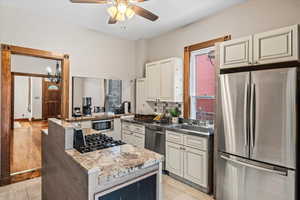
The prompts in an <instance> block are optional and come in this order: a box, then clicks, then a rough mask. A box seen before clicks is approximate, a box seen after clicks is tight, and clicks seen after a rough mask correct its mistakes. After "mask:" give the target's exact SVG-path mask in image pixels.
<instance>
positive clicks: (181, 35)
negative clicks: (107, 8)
mask: <svg viewBox="0 0 300 200" xmlns="http://www.w3.org/2000/svg"><path fill="white" fill-rule="evenodd" d="M299 11H300V1H299V0H248V1H247V2H245V3H242V4H239V5H237V6H234V7H231V8H228V9H225V10H223V11H222V12H220V13H218V14H216V15H213V16H211V17H207V18H206V19H203V20H201V21H199V22H197V23H194V24H191V25H189V26H187V27H184V28H181V29H178V30H175V31H172V32H170V33H167V34H164V35H161V36H159V37H156V38H153V39H149V40H148V41H147V44H148V48H147V59H146V61H154V60H158V59H163V58H168V57H173V56H178V57H183V49H184V47H185V46H188V45H191V44H195V43H199V42H204V41H207V40H210V39H214V38H217V37H220V36H224V35H227V34H231V35H232V38H238V37H242V36H247V35H250V34H254V33H258V32H263V31H267V30H271V29H276V28H280V27H283V26H288V25H292V24H297V23H300V12H299ZM142 67H143V66H142Z"/></svg>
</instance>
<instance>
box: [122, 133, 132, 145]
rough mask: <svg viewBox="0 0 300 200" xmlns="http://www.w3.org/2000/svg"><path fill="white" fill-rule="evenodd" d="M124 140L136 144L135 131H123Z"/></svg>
mask: <svg viewBox="0 0 300 200" xmlns="http://www.w3.org/2000/svg"><path fill="white" fill-rule="evenodd" d="M122 141H123V142H125V143H127V144H131V145H134V138H133V132H130V131H125V130H123V131H122Z"/></svg>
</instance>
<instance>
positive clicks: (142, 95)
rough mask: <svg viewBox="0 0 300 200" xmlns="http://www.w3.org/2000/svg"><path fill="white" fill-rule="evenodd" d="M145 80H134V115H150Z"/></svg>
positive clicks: (150, 110)
mask: <svg viewBox="0 0 300 200" xmlns="http://www.w3.org/2000/svg"><path fill="white" fill-rule="evenodd" d="M146 85H147V80H146V79H145V78H141V79H137V80H136V113H137V114H152V112H153V111H152V109H151V107H150V106H149V104H148V103H147V102H146V101H147V87H146Z"/></svg>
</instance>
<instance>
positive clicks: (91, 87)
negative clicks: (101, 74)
mask: <svg viewBox="0 0 300 200" xmlns="http://www.w3.org/2000/svg"><path fill="white" fill-rule="evenodd" d="M83 80H84V81H83V94H82V96H81V105H82V97H92V106H100V107H103V106H104V99H105V97H104V94H105V93H104V79H96V78H95V79H94V78H85V79H83Z"/></svg>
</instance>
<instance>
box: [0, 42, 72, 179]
mask: <svg viewBox="0 0 300 200" xmlns="http://www.w3.org/2000/svg"><path fill="white" fill-rule="evenodd" d="M16 55H18V56H23V57H24V58H30V59H31V58H39V59H46V60H50V61H53V62H55V63H57V62H59V63H60V69H61V75H60V81H59V82H55V83H54V84H49V83H48V82H49V80H51V81H50V82H51V83H53V82H54V81H53V79H52V78H53V75H51V73H50V75H48V74H47V72H46V71H45V67H46V66H45V65H41V66H40V68H36V69H38V70H40V71H31V70H30V69H31V66H32V65H21V66H20V68H19V69H20V70H14V63H13V62H14V61H13V57H14V56H16ZM23 64H24V63H23ZM29 66H30V67H29ZM41 71H42V72H41ZM29 72H30V73H29ZM16 77H18V78H16ZM17 81H21V82H22V81H23V84H20V85H21V88H22V87H23V89H18V88H15V85H17V83H16V82H17ZM37 82H39V83H40V84H37ZM58 83H59V84H58ZM18 85H19V84H18ZM34 87H37V88H40V90H41V92H42V95H41V97H37V96H35V97H32V96H33V94H34V90H35V89H36V88H35V89H34ZM29 88H31V89H29ZM43 88H44V89H43ZM26 89H27V90H26ZM15 90H16V91H21V93H22V92H23V93H22V94H23V95H22V96H20V97H15V93H16V91H15ZM24 90H25V91H27V92H26V93H24ZM26 94H28V95H26ZM44 94H45V95H46V98H43V96H44ZM30 97H32V98H30ZM39 98H41V99H39ZM16 99H17V100H16ZM15 100H16V101H17V102H18V103H16V105H17V106H20V108H21V109H23V112H20V113H18V112H17V111H16V110H15V109H16V108H17V106H16V108H15ZM35 101H40V105H39V104H37V103H36V102H35ZM22 105H23V106H22ZM24 105H25V106H24ZM43 105H47V106H48V108H47V109H46V110H48V111H46V112H45V115H43ZM53 106H54V109H51V108H52V107H53ZM38 107H40V109H38ZM24 108H25V109H24ZM18 109H19V108H18ZM37 110H39V112H37ZM52 110H54V111H52ZM35 111H36V112H35ZM68 111H69V56H68V55H64V54H57V53H53V52H48V51H43V50H37V49H30V48H24V47H18V46H12V45H1V132H0V134H1V173H0V175H1V176H0V177H1V178H0V185H7V184H10V183H13V182H18V181H22V180H26V179H29V178H33V177H36V176H40V169H41V138H42V134H41V130H42V129H46V128H47V126H48V125H47V120H46V119H47V118H49V117H58V118H63V119H66V118H68V116H69V113H68ZM15 129H16V130H15ZM17 129H18V130H17ZM15 139H16V140H15ZM28 144H31V145H28ZM38 147H39V148H38ZM14 148H15V149H14ZM27 152H29V154H27ZM22 160H23V161H22ZM14 164H15V165H14Z"/></svg>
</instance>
